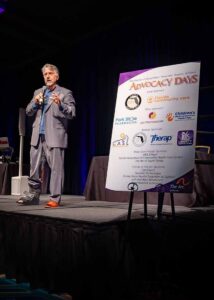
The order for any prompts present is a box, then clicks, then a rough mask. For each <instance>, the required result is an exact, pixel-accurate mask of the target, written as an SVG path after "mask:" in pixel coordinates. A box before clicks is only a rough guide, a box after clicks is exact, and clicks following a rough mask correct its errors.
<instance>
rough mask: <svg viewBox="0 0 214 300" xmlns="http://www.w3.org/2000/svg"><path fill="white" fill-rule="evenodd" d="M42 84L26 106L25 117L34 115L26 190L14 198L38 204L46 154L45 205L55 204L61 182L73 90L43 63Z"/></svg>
mask: <svg viewBox="0 0 214 300" xmlns="http://www.w3.org/2000/svg"><path fill="white" fill-rule="evenodd" d="M42 74H43V77H44V82H45V86H43V87H42V88H40V89H38V90H36V91H35V92H34V95H33V99H32V100H31V101H30V103H29V104H28V105H27V108H26V114H27V116H33V117H34V122H33V126H32V137H31V149H30V176H29V178H28V185H29V192H24V194H23V195H22V196H21V197H20V198H19V200H18V201H17V202H18V203H19V204H22V205H35V204H39V196H40V193H41V178H40V177H41V176H40V167H41V162H42V157H43V156H44V155H45V157H46V160H47V163H48V165H49V167H50V171H51V173H50V199H49V201H48V202H47V204H46V206H45V207H50V208H55V207H58V206H59V204H60V200H61V194H62V190H63V183H64V151H65V148H67V142H68V133H67V125H68V120H69V119H72V118H73V117H75V114H76V109H75V100H74V97H73V95H72V92H71V91H70V90H68V89H66V88H64V87H61V86H59V85H58V84H57V81H58V79H59V70H58V68H57V67H56V66H54V65H51V64H45V65H44V66H43V67H42Z"/></svg>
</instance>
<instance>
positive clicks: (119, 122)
mask: <svg viewBox="0 0 214 300" xmlns="http://www.w3.org/2000/svg"><path fill="white" fill-rule="evenodd" d="M136 123H137V117H125V118H124V117H122V118H116V119H115V125H125V124H136Z"/></svg>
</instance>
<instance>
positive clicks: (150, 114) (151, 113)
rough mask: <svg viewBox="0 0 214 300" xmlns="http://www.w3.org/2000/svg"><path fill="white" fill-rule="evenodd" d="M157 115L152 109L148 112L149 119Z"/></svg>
mask: <svg viewBox="0 0 214 300" xmlns="http://www.w3.org/2000/svg"><path fill="white" fill-rule="evenodd" d="M156 117H157V113H156V112H154V111H152V112H150V113H149V119H155V118H156Z"/></svg>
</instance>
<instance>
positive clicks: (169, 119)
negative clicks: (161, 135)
mask: <svg viewBox="0 0 214 300" xmlns="http://www.w3.org/2000/svg"><path fill="white" fill-rule="evenodd" d="M166 119H167V121H168V122H172V121H173V119H174V116H173V113H168V114H167V115H166Z"/></svg>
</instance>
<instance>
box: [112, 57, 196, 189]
mask: <svg viewBox="0 0 214 300" xmlns="http://www.w3.org/2000/svg"><path fill="white" fill-rule="evenodd" d="M199 79H200V62H190V63H183V64H177V65H170V66H164V67H158V68H154V69H146V70H138V71H133V72H128V73H121V74H120V77H119V86H118V93H117V99H116V106H115V114H114V123H113V129H112V137H111V145H110V154H109V163H108V170H107V179H106V188H107V189H111V190H115V191H128V190H130V186H133V185H134V186H135V187H136V188H135V189H136V190H139V191H151V192H152V191H154V192H176V193H191V192H192V190H193V175H194V163H195V141H196V130H197V113H198V92H199Z"/></svg>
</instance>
